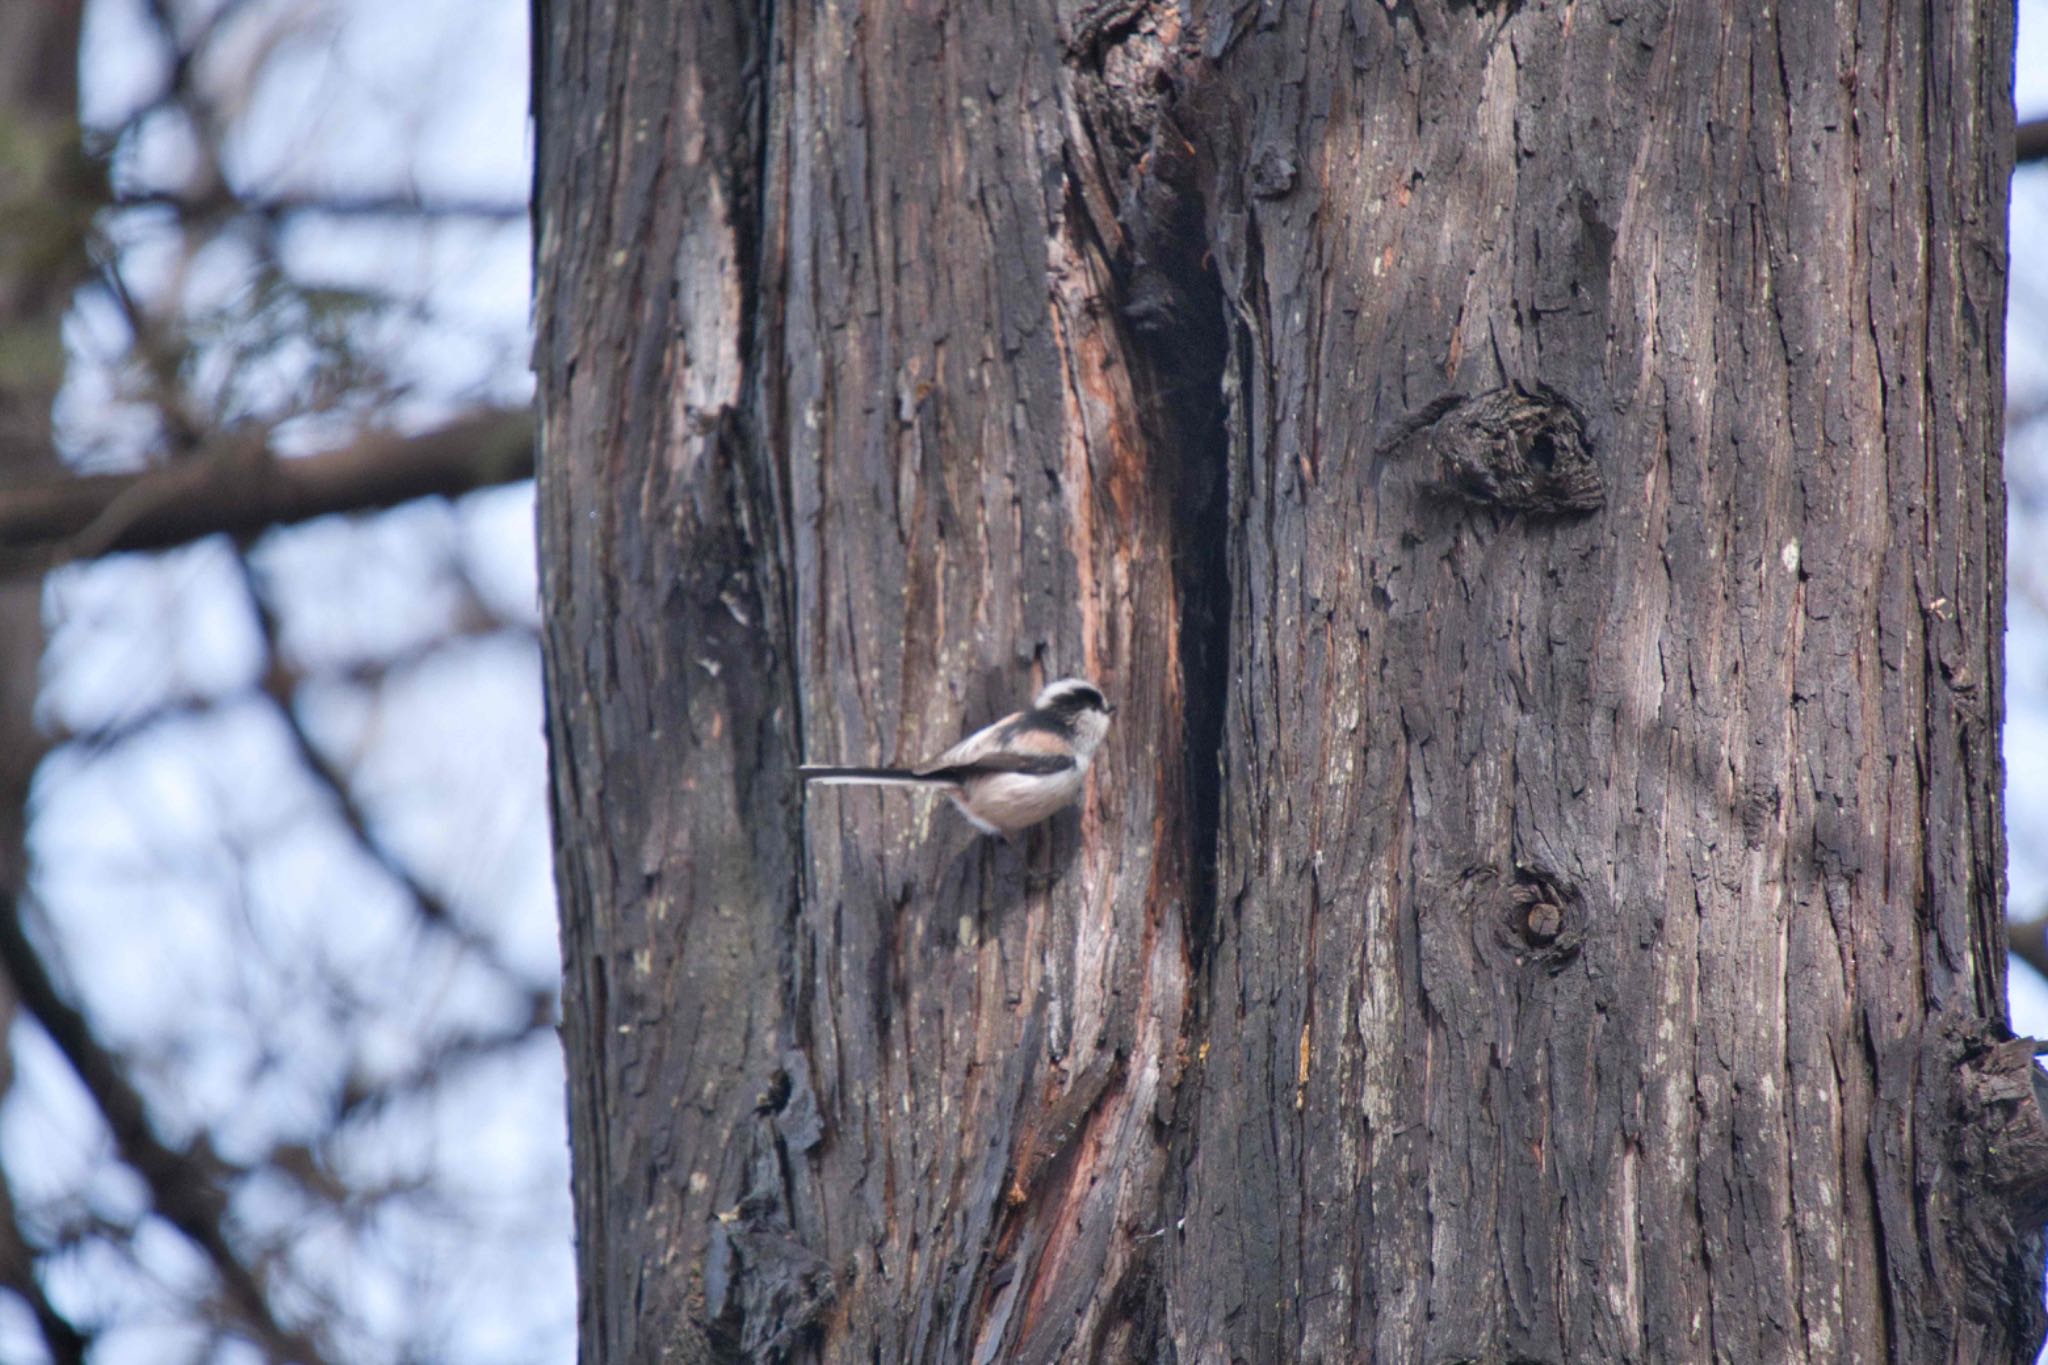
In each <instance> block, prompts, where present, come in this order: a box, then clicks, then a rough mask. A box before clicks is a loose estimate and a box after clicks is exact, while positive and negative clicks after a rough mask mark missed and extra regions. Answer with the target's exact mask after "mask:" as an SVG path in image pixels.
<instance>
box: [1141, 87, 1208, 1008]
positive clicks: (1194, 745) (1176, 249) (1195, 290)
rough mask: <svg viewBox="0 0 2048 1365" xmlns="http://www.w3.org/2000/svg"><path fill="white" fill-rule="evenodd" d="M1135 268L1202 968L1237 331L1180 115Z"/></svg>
mask: <svg viewBox="0 0 2048 1365" xmlns="http://www.w3.org/2000/svg"><path fill="white" fill-rule="evenodd" d="M1118 217H1119V219H1120V220H1121V225H1122V227H1123V229H1124V233H1125V240H1126V241H1127V242H1128V243H1129V244H1130V247H1129V253H1128V256H1127V258H1126V259H1125V260H1123V261H1120V262H1118V274H1117V284H1118V294H1119V298H1118V304H1119V306H1120V307H1121V309H1122V311H1123V315H1124V318H1125V321H1126V322H1127V323H1128V324H1129V326H1130V330H1131V336H1132V340H1133V349H1134V351H1135V354H1136V356H1137V357H1138V358H1139V359H1140V360H1141V361H1142V362H1143V369H1144V372H1146V373H1147V374H1149V376H1150V378H1151V380H1152V387H1151V390H1150V393H1149V394H1148V405H1149V406H1150V407H1151V409H1152V413H1151V417H1152V421H1151V423H1150V427H1151V430H1152V431H1153V432H1154V433H1155V434H1156V436H1157V439H1156V441H1155V443H1154V446H1153V449H1154V452H1155V455H1154V458H1155V459H1156V461H1157V462H1158V463H1157V468H1156V469H1155V472H1154V477H1155V478H1158V479H1161V480H1163V481H1164V482H1165V483H1166V485H1167V486H1169V487H1170V488H1171V489H1172V495H1173V531H1172V541H1171V545H1172V554H1173V577H1174V588H1175V596H1176V598H1177V599H1178V609H1179V613H1180V620H1179V622H1178V623H1177V624H1178V627H1179V635H1180V667H1181V677H1180V684H1181V696H1182V699H1183V708H1184V709H1183V716H1182V730H1183V733H1182V736H1181V740H1182V745H1181V754H1182V759H1183V762H1184V763H1185V765H1186V782H1187V808H1186V820H1187V827H1186V828H1187V835H1188V839H1189V864H1188V911H1187V913H1188V928H1189V934H1188V941H1189V945H1190V951H1191V952H1192V953H1193V955H1194V959H1195V963H1196V965H1197V968H1199V966H1200V964H1201V962H1202V960H1203V959H1204V957H1205V956H1206V954H1207V950H1208V944H1209V934H1210V929H1211V927H1212V925H1213V924H1214V921H1215V914H1216V856H1217V844H1216V841H1217V836H1218V830H1219V828H1220V823H1221V813H1222V797H1223V774H1222V756H1223V717H1224V704H1225V698H1226V696H1227V694H1228V689H1229V682H1230V600H1231V598H1230V559H1229V554H1228V550H1227V547H1228V544H1229V529H1230V523H1229V517H1228V512H1229V501H1230V500H1229V468H1230V432H1229V425H1228V423H1229V408H1228V405H1227V404H1226V402H1225V400H1224V392H1223V374H1224V366H1225V365H1226V364H1227V363H1228V362H1229V359H1230V329H1229V326H1228V322H1227V318H1226V311H1225V308H1224V302H1223V286H1222V282H1221V281H1220V280H1219V279H1218V278H1217V275H1216V267H1215V262H1214V259H1213V257H1212V256H1211V254H1210V251H1209V227H1208V221H1207V215H1206V213H1205V212H1204V207H1203V201H1202V196H1201V194H1200V192H1199V191H1198V189H1197V188H1196V185H1195V158H1194V148H1193V145H1192V144H1191V143H1190V142H1189V140H1188V139H1187V138H1186V136H1185V135H1184V134H1183V133H1182V131H1181V129H1180V128H1179V127H1178V126H1176V124H1175V122H1174V120H1173V118H1172V116H1171V114H1167V115H1165V116H1164V117H1163V118H1162V119H1161V121H1160V123H1159V124H1158V126H1157V129H1156V131H1155V132H1154V135H1153V139H1152V144H1151V147H1150V148H1149V149H1148V151H1147V153H1146V154H1145V156H1144V157H1143V158H1142V159H1141V160H1140V161H1139V163H1138V170H1137V174H1136V176H1135V178H1134V179H1133V181H1132V183H1131V187H1130V189H1129V191H1128V192H1127V194H1126V195H1125V198H1124V203H1123V205H1122V207H1121V209H1120V211H1119V213H1118Z"/></svg>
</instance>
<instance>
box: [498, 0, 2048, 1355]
mask: <svg viewBox="0 0 2048 1365" xmlns="http://www.w3.org/2000/svg"><path fill="white" fill-rule="evenodd" d="M2011 22H2012V16H2011V12H2010V10H2009V9H2008V8H2004V7H2001V6H1999V5H1996V4H1987V5H1981V6H1972V5H1965V6H1961V7H1955V8H1954V10H1953V12H1950V7H1932V11H1931V12H1930V11H1929V9H1928V8H1927V7H1922V8H1920V9H1913V8H1911V7H1892V6H1886V5H1877V6H1874V7H1868V8H1867V11H1866V12H1858V13H1855V14H1850V15H1842V14H1837V13H1836V12H1834V11H1832V10H1826V9H1823V8H1821V7H1819V6H1814V5H1806V4H1794V5H1793V6H1792V7H1791V8H1790V9H1789V10H1787V9H1785V8H1783V7H1780V8H1778V9H1776V10H1773V11H1770V12H1765V11H1761V10H1759V11H1756V12H1754V13H1752V14H1749V15H1747V16H1735V17H1730V16H1728V15H1725V14H1723V13H1721V12H1720V11H1719V10H1718V9H1717V8H1716V7H1712V6H1664V7H1659V6H1649V5H1646V6H1641V7H1637V8H1634V9H1628V8H1624V7H1616V8H1615V9H1614V12H1613V13H1607V12H1599V13H1595V12H1593V11H1591V10H1587V9H1585V8H1584V7H1582V6H1578V5H1565V6H1557V5H1550V4H1538V3H1526V4H1514V3H1508V4H1479V5H1445V4H1442V3H1429V2H1428V0H1424V3H1418V4H1414V5H1407V4H1404V5H1399V6H1386V7H1382V6H1373V5H1352V6H1348V7H1325V8H1323V9H1310V8H1307V7H1294V8H1280V7H1268V8H1265V9H1260V10H1256V11H1255V10H1244V9H1238V10H1232V9H1230V8H1228V7H1218V8H1215V9H1213V10H1203V11H1199V12H1196V13H1194V14H1192V15H1191V16H1183V15H1182V14H1181V13H1180V12H1179V11H1177V10H1175V9H1173V8H1171V7H1168V6H1164V5H1147V4H1144V3H1133V4H1118V5H1090V6H1085V7H1081V8H1078V9H1074V8H1069V9H1066V10H1063V11H1060V12H1040V11H1037V10H1029V9H1027V10H1026V11H1023V12H1012V11H1003V12H1001V13H987V12H984V11H983V10H982V7H974V6H966V7H960V9H959V10H957V11H956V10H953V9H939V8H938V7H909V6H873V7H870V8H867V9H852V8H841V7H836V6H830V5H828V6H820V7H789V8H784V7H780V6H774V5H772V4H765V3H764V4H760V5H756V6H747V7H736V8H729V9H718V8H707V7H695V6H673V5H669V4H666V3H653V2H652V0H614V2H613V3H611V4H599V3H595V0H546V2H545V3H543V4H542V5H541V7H540V25H539V27H538V29H537V32H536V47H537V52H538V54H539V60H538V62H537V67H536V86H535V88H536V92H537V111H538V121H539V126H540V138H539V170H538V178H537V191H536V194H537V211H536V212H537V224H538V228H539V237H538V250H537V256H538V260H537V280H538V296H537V300H536V312H537V318H538V322H539V326H540V336H539V340H538V343H537V349H536V367H537V369H538V371H539V376H540V391H541V401H542V427H543V442H544V451H545V456H544V460H543V466H542V474H541V510H540V518H541V533H542V554H543V560H544V574H545V593H546V598H547V610H548V617H549V624H548V631H547V668H548V681H549V694H550V717H551V719H550V731H551V738H552V741H553V755H554V759H553V762H554V780H555V809H556V817H557V840H558V848H559V856H558V875H559V881H560V887H561V893H562V915H563V945H564V955H565V961H566V965H567V971H568V989H567V995H566V1000H565V1010H566V1019H565V1024H564V1034H565V1043H566V1046H567V1049H568V1056H569V1068H570V1074H571V1086H570V1089H571V1111H572V1119H571V1121H572V1136H573V1141H574V1145H575V1152H576V1197H577V1208H578V1229H579V1245H580V1248H581V1252H580V1255H581V1273H582V1277H583V1280H582V1283H583V1295H584V1350H585V1357H586V1359H587V1360H589V1361H591V1362H597V1361H656V1360H665V1359H667V1360H694V1359H709V1358H720V1357H727V1356H740V1357H752V1358H773V1357H776V1356H778V1355H781V1356H786V1357H787V1358H790V1359H800V1360H802V1359H819V1360H825V1359H830V1360H862V1361H867V1360H882V1361H898V1360H903V1361H910V1360H917V1361H924V1360H933V1361H942V1360H943V1361H955V1360H957V1361H969V1360H973V1361H993V1360H1004V1361H1008V1360H1021V1361H1039V1360H1054V1359H1074V1360H1094V1359H1100V1360H1146V1359H1175V1358H1177V1359H1180V1360H1183V1361H1190V1362H1193V1361H1203V1362H1206V1361H1226V1360H1247V1361H1281V1360H1317V1359H1323V1360H1331V1361H1335V1360H1345V1359H1359V1358H1374V1357H1376V1358H1378V1359H1383V1360H1388V1361H1408V1360H1416V1361H1431V1362H1435V1361H1445V1360H1466V1359H1469V1360H1478V1361H1507V1360H1542V1361H1559V1362H1561V1361H1568V1360H1569V1361H1578V1360H1610V1359H1612V1360H1624V1359H1626V1360H1691V1359H1710V1358H1711V1359H1726V1360H1777V1359H1803V1360H1816V1361H1823V1360H1824V1361H1834V1360H1878V1359H1885V1358H1891V1359H1899V1360H1915V1361H1921V1360H1939V1359H1952V1360H1958V1361H1965V1360H1972V1361H1973V1360H1986V1359H2006V1358H2021V1357H2024V1356H2025V1355H2026V1354H2027V1353H2028V1352H2029V1351H2031V1350H2032V1348H2033V1345H2034V1343H2035V1342H2036V1341H2037V1339H2038V1338H2039V1336H2040V1333H2041V1329H2042V1315H2041V1312H2040V1308H2039V1298H2040V1295H2039V1286H2040V1282H2041V1270H2042V1266H2041V1257H2040V1243H2039V1239H2038V1237H2037V1236H2036V1234H2035V1232H2034V1228H2035V1227H2036V1226H2037V1224H2038V1221H2039V1219H2038V1209H2037V1207H2036V1205H2037V1204H2038V1196H2039V1191H2040V1189H2041V1188H2042V1185H2041V1181H2042V1177H2043V1175H2044V1173H2048V1161H2044V1160H2040V1159H2037V1158H2038V1157H2039V1156H2040V1154H2042V1153H2044V1152H2048V1147H2044V1146H2043V1145H2042V1138H2043V1137H2044V1136H2048V1130H2043V1128H2042V1126H2041V1120H2040V1115H2039V1111H2038V1109H2037V1108H2036V1107H2035V1105H2034V1101H2033V1096H2032V1085H2031V1078H2032V1074H2033V1072H2032V1067H2031V1061H2030V1054H2029V1053H2028V1051H2027V1049H2026V1048H2025V1047H2024V1046H2020V1047H2017V1048H2015V1047H2003V1048H2001V1047H1998V1046H1996V1044H1997V1043H1998V1042H1999V1040H2000V1039H2002V1038H2003V1036H2004V1019H2005V1006H2004V975H2003V973H2004V966H2003V953H2002V947H2001V944H2002V926H2003V918H2002V916H2003V905H2002V895H2003V886H2002V866H2003V847H2002V843H2001V840H2002V830H2001V820H2000V810H1999V787H2000V781H2001V774H2000V769H1999V751H1998V735H1997V719H1998V715H1999V697H2000V682H2001V679H2000V655H1999V651H2000V648H2001V637H2002V593H2003V563H2002V535H2003V525H2004V522H2003V503H2002V492H2001V483H2000V468H1999V461H1998V457H1997V451H1998V441H1999V432H2000V378H2001V363H2002V340H2003V337H2002V328H2003V313H2004V259H2005V246H2004V232H2005V212H2004V206H2005V181H2006V176H2007V173H2008V171H2009V168H2010V167H2009V158H2010V155H2011V114H2010V106H2009V97H2008V91H2007V89H2006V84H2005V82H2006V78H2007V75H2008V73H2009V71H2010V63H2011V36H2012V35H2011ZM1062 673H1086V674H1088V675H1089V676H1091V677H1094V678H1096V679H1097V680H1098V681H1100V682H1101V683H1103V684H1104V685H1105V687H1106V688H1107V690H1108V691H1109V692H1110V694H1111V696H1112V697H1113V699H1114V700H1116V701H1117V703H1118V704H1119V710H1118V713H1117V717H1116V722H1115V725H1114V727H1113V728H1112V731H1111V736H1110V740H1109V742H1108V744H1107V745H1106V747H1105V750H1104V752H1103V753H1102V755H1101V757H1100V758H1099V759H1098V761H1097V765H1096V768H1095V772H1094V775H1093V777H1092V779H1091V787H1090V790H1089V793H1088V796H1087V798H1086V799H1085V800H1084V802H1083V803H1082V805H1081V807H1080V808H1079V809H1078V810H1077V811H1075V812H1070V813H1068V814H1067V815H1064V816H1062V817H1059V818H1056V819H1055V820H1053V821H1052V822H1050V823H1049V824H1047V825H1046V826H1044V827H1041V828H1040V829H1037V830H1034V831H1031V832H1029V833H1028V834H1026V835H1024V836H1021V837H1020V838H1018V839H1017V840H1015V841H1014V842H1010V843H1004V842H999V841H994V840H987V839H982V838H980V837H977V836H975V835H973V834H972V832H971V831H970V830H969V829H968V828H967V827H966V826H965V825H964V824H963V823H962V822H960V821H959V820H958V819H957V818H955V817H954V816H953V815H952V814H951V813H950V812H949V811H947V810H945V809H944V808H943V806H942V805H933V804H927V803H925V802H923V801H922V800H920V799H919V798H916V797H913V796H907V795H904V794H901V793H897V792H876V791H869V790H863V789H831V790H823V791H818V792H814V793H812V794H811V795H810V796H809V798H808V800H806V799H805V797H804V795H803V793H802V792H801V791H800V790H799V789H798V787H797V785H796V782H795V780H794V774H793V766H794V764H795V763H796V762H797V761H799V760H800V759H810V760H819V761H845V762H863V763H865V762H889V761H895V760H908V759H916V758H919V757H922V756H924V755H927V754H929V753H933V752H936V751H937V750H938V749H940V748H942V747H944V745H945V744H947V743H948V742H950V741H951V740H952V739H953V738H955V737H957V736H958V735H959V734H961V733H963V732H964V731H965V730H966V729H967V728H969V727H972V726H975V725H979V724H982V723H985V722H987V721H988V720H990V719H993V718H994V717H995V716H996V715H998V714H1000V713H1001V712H1002V711H1004V710H1006V709H1008V708H1009V707H1011V706H1013V705H1015V704H1017V702H1018V701H1019V700H1020V699H1022V698H1024V697H1027V696H1028V695H1029V694H1030V693H1031V692H1032V691H1033V690H1034V688H1035V687H1036V686H1037V685H1038V684H1039V683H1040V682H1042V681H1044V680H1045V679H1047V678H1050V677H1056V676H1059V675H1060V674H1062Z"/></svg>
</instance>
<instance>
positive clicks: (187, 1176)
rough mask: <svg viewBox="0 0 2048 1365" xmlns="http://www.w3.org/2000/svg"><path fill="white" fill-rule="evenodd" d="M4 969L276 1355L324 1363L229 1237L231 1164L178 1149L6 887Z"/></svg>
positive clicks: (244, 1319)
mask: <svg viewBox="0 0 2048 1365" xmlns="http://www.w3.org/2000/svg"><path fill="white" fill-rule="evenodd" d="M0 968H4V969H5V970H6V973H7V976H8V979H9V980H11V981H12V982H13V984H14V989H15V994H16V995H17V996H18V997H19V998H20V1000H21V1003H22V1007H23V1008H25V1009H26V1010H27V1011H28V1012H29V1013H30V1014H32V1015H34V1016H35V1019H36V1022H37V1023H39V1024H41V1025H42V1027H43V1031H44V1032H45V1033H47V1034H48V1035H49V1036H50V1040H51V1041H52V1042H53V1043H55V1044H56V1045H57V1050H58V1051H59V1052H61V1053H63V1054H64V1059H65V1060H66V1061H67V1062H69V1063H70V1064H71V1069H72V1071H73V1072H74V1073H76V1075H77V1076H78V1079H79V1081H80V1082H81V1083H82V1084H83V1085H84V1086H85V1089H86V1093H87V1094H89V1095H90V1096H91V1097H92V1101H93V1105H94V1107H96V1108H97V1109H98V1110H99V1112H100V1117H101V1118H102V1119H104V1120H105V1122H106V1125H107V1130H108V1131H109V1132H110V1133H111V1134H112V1135H113V1138H114V1145H115V1147H116V1148H117V1149H118V1150H119V1151H120V1153H121V1159H122V1160H123V1161H125V1162H127V1163H128V1165H129V1166H131V1167H133V1168H134V1170H135V1172H136V1174H137V1175H140V1176H141V1177H142V1179H143V1182H144V1183H145V1184H146V1185H147V1186H148V1187H149V1193H150V1200H151V1203H152V1204H153V1205H154V1207H155V1208H156V1211H157V1212H158V1213H159V1214H161V1215H162V1216H163V1218H164V1219H165V1221H167V1222H168V1223H170V1224H171V1225H172V1226H173V1227H175V1228H177V1229H178V1231H180V1232H181V1233H183V1234H184V1235H185V1236H186V1237H187V1238H188V1239H190V1241H191V1242H192V1243H193V1245H194V1246H196V1247H198V1248H199V1250H200V1251H201V1252H202V1253H204V1254H205V1256H206V1259H207V1261H208V1262H209V1263H210V1264H211V1265H212V1266H213V1271H214V1274H215V1275H216V1276H218V1277H219V1280H220V1287H221V1291H222V1293H223V1295H224V1296H225V1299H226V1302H227V1304H228V1306H229V1307H231V1308H232V1310H233V1312H234V1314H235V1318H236V1321H237V1322H239V1323H240V1324H241V1325H242V1327H243V1328H244V1329H245V1330H246V1331H247V1332H248V1334H249V1336H250V1337H251V1339H252V1340H254V1341H255V1342H256V1343H258V1344H259V1345H261V1346H262V1347H263V1349H264V1350H265V1351H266V1352H267V1353H269V1355H270V1356H271V1357H272V1358H273V1359H276V1360H280V1361H306V1362H310V1363H311V1365H319V1362H321V1361H323V1360H324V1355H323V1353H322V1352H321V1351H319V1350H318V1349H316V1348H315V1346H314V1345H313V1343H312V1342H311V1341H309V1340H307V1339H306V1337H305V1336H304V1334H303V1333H300V1332H296V1331H293V1330H292V1329H290V1328H288V1327H286V1326H285V1325H284V1324H283V1323H282V1322H281V1321H279V1319H278V1318H277V1316H276V1314H275V1313H273V1312H272V1310H271V1306H270V1298H269V1296H268V1294H266V1293H265V1291H264V1287H263V1284H262V1282H261V1281H260V1280H259V1278H258V1277H257V1273H256V1271H255V1270H254V1269H252V1268H251V1267H250V1266H249V1265H248V1264H247V1263H246V1262H244V1261H243V1260H242V1258H241V1256H240V1255H239V1254H238V1253H237V1252H236V1251H235V1249H234V1247H233V1245H232V1244H231V1243H230V1241H229V1239H228V1233H227V1228H226V1220H227V1197H226V1195H225V1194H224V1193H223V1192H222V1189H221V1181H222V1179H223V1177H224V1176H225V1175H226V1174H227V1168H226V1167H225V1166H224V1165H223V1164H222V1163H221V1161H220V1160H219V1158H218V1157H216V1156H214V1155H213V1154H212V1153H211V1152H210V1151H208V1150H205V1149H204V1148H203V1147H201V1148H194V1149H192V1150H188V1151H182V1152H181V1151H175V1150H173V1149H172V1148H170V1147H168V1146H166V1145H165V1144H164V1142H163V1141H162V1139H160V1138H159V1137H158V1136H157V1134H156V1128H155V1126H154V1125H153V1124H152V1123H151V1122H150V1117H149V1107H148V1105H147V1103H146V1102H145V1101H144V1100H143V1098H142V1095H141V1093H140V1092H139V1091H137V1090H136V1089H135V1087H134V1086H133V1085H132V1084H131V1083H130V1082H129V1080H128V1075H127V1072H126V1070H125V1069H124V1068H123V1066H122V1065H121V1063H120V1061H119V1060H118V1059H117V1058H116V1057H115V1056H114V1054H113V1053H112V1052H110V1051H109V1050H108V1049H107V1048H106V1046H105V1045H104V1044H102V1043H101V1042H100V1040H99V1038H98V1036H97V1035H96V1034H95V1033H94V1031H93V1028H92V1025H91V1024H90V1023H88V1022H87V1020H86V1018H85V1015H84V1014H83V1013H82V1012H80V1010H79V1009H78V1008H77V1007H76V1006H75V1005H73V1004H72V1003H71V1002H70V1001H68V1000H66V999H65V998H64V995H63V993H62V992H61V991H59V990H58V989H57V985H56V983H55V982H54V981H52V980H51V979H50V975H49V972H48V970H47V969H46V968H45V967H44V966H43V959H42V955H41V954H40V953H38V952H37V951H36V949H35V946H34V945H33V944H32V943H31V942H30V941H29V937H28V933H27V931H26V929H25V928H24V926H23V924H22V922H21V907H20V903H19V902H18V901H17V900H16V899H15V897H14V895H13V894H12V892H10V891H9V890H7V889H6V888H4V887H0Z"/></svg>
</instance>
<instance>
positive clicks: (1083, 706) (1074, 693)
mask: <svg viewBox="0 0 2048 1365" xmlns="http://www.w3.org/2000/svg"><path fill="white" fill-rule="evenodd" d="M1053 705H1054V706H1056V707H1058V708H1059V709H1060V710H1062V711H1107V710H1108V709H1109V703H1108V701H1107V700H1105V699H1104V697H1103V695H1102V693H1101V692H1099V691H1097V690H1096V689H1095V688H1092V687H1072V688H1068V689H1067V690H1066V691H1065V692H1063V693H1061V694H1060V697H1059V699H1058V700H1057V701H1055V702H1053Z"/></svg>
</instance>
